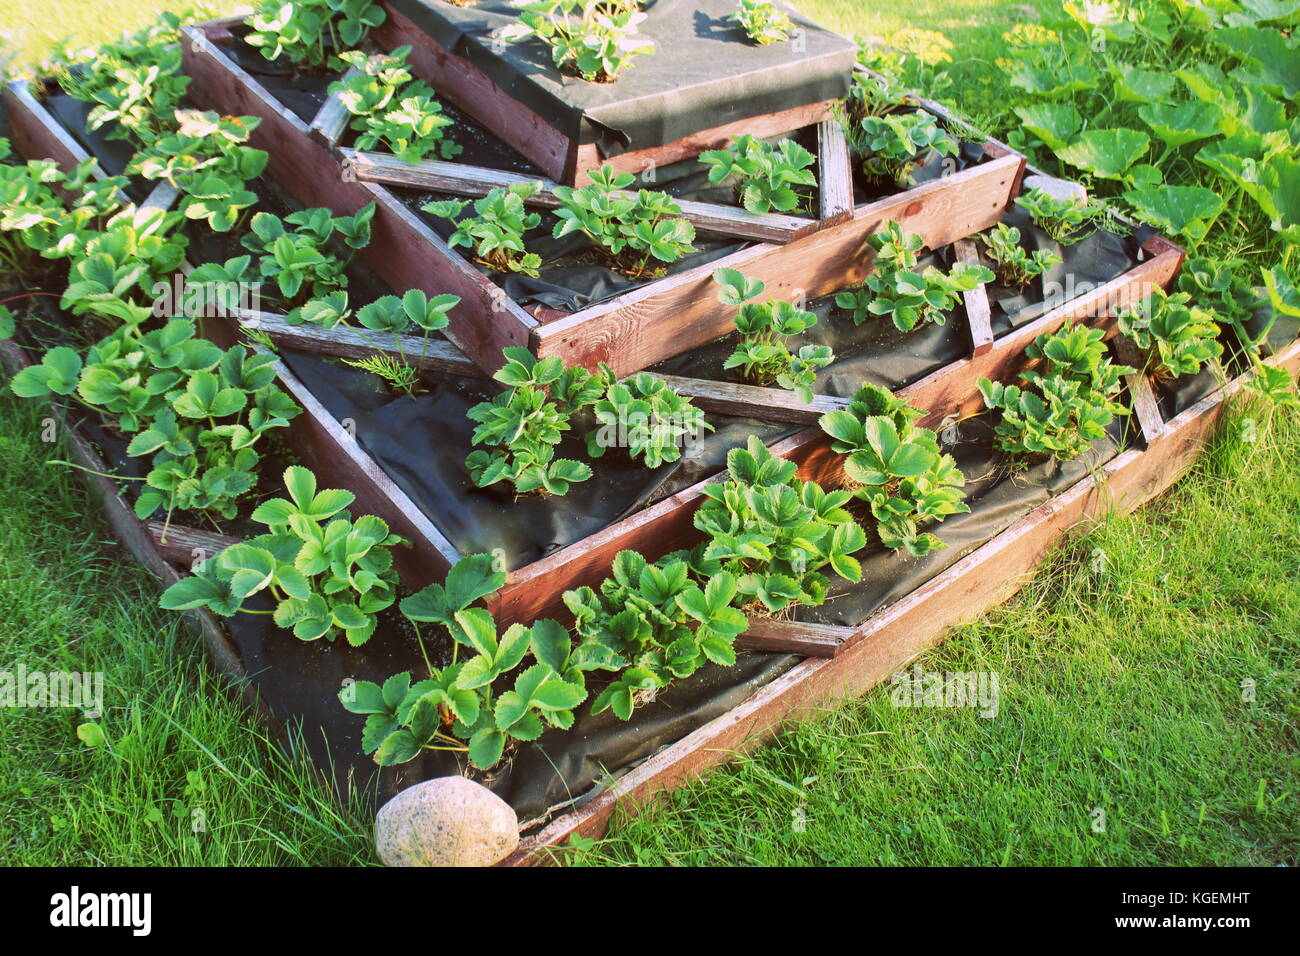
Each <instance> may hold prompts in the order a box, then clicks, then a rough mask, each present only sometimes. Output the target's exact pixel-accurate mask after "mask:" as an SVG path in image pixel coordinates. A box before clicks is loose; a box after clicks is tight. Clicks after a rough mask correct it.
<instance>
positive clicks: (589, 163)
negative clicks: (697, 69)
mask: <svg viewBox="0 0 1300 956" xmlns="http://www.w3.org/2000/svg"><path fill="white" fill-rule="evenodd" d="M836 102H837V101H836V100H823V101H822V102H820V103H809V104H807V105H805V106H796V107H794V108H793V109H788V110H782V111H780V112H779V113H765V114H763V115H761V116H754V117H750V118H749V119H742V120H736V121H734V122H731V123H724V124H723V125H721V126H715V127H713V128H712V129H706V130H701V131H700V132H698V133H692V134H690V135H689V136H683V137H682V138H681V139H679V140H675V141H673V142H671V143H668V144H666V145H664V146H655V147H653V148H650V149H636V150H630V151H628V152H626V153H619V154H618V155H617V156H604V155H602V153H601V150H600V147H599V146H597V145H596V144H595V143H583V144H581V145H579V146H578V148H577V154H576V159H575V165H574V168H573V173H572V177H571V178H568V177H566V179H565V181H566V182H577V183H584V182H586V176H587V173H589V172H591V171H592V170H594V169H600V168H601V167H602V166H612V167H614V171H615V172H618V173H636V174H638V175H640V174H641V173H643V172H645V171H646V170H647V169H651V168H653V167H658V166H668V165H670V164H672V163H677V162H681V161H682V160H684V159H691V158H693V157H695V156H698V155H700V153H703V152H705V151H706V150H710V149H722V148H724V147H725V146H727V145H728V144H729V143H730V142H731V141H732V140H733V139H735V138H736V137H737V136H740V135H741V134H743V133H749V134H750V135H751V136H756V137H758V138H759V139H767V138H768V137H771V136H779V135H781V134H782V133H791V132H794V131H795V130H799V129H803V128H804V127H805V126H815V125H817V124H818V123H821V122H823V121H824V120H828V119H830V118H831V109H832V107H834V105H835V103H836Z"/></svg>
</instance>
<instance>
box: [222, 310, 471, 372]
mask: <svg viewBox="0 0 1300 956" xmlns="http://www.w3.org/2000/svg"><path fill="white" fill-rule="evenodd" d="M232 312H233V314H234V317H235V318H236V319H237V320H238V321H239V324H240V325H242V326H244V327H245V328H249V329H258V330H260V331H262V332H265V333H266V334H267V335H269V336H270V337H271V341H273V342H275V343H276V344H277V345H280V346H283V347H284V348H290V349H299V350H301V351H304V352H315V353H317V354H320V355H337V356H339V357H340V358H365V357H366V356H368V355H373V354H375V353H376V352H379V353H381V354H384V355H393V356H402V357H405V358H406V360H407V361H408V362H410V363H411V364H412V365H414V366H415V367H417V368H421V369H424V370H425V371H428V372H439V373H444V374H447V375H460V376H464V377H467V378H483V377H484V372H483V370H482V369H480V368H479V367H478V366H477V365H476V364H474V363H473V362H471V361H470V360H469V359H468V358H467V357H466V356H465V353H463V352H462V351H460V349H458V348H456V346H454V345H452V344H451V343H450V342H444V341H442V340H440V339H436V338H430V339H429V340H428V341H427V342H426V341H424V340H423V339H422V338H419V337H417V336H414V335H399V336H398V337H397V339H398V343H400V344H394V342H393V337H392V336H391V335H384V334H381V333H376V332H362V331H360V330H357V329H350V328H343V327H338V328H333V329H323V328H321V327H320V326H317V325H290V324H289V323H288V322H286V321H285V318H284V316H282V315H278V314H276V313H274V312H252V311H248V310H243V309H234V310H232Z"/></svg>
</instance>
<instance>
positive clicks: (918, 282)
mask: <svg viewBox="0 0 1300 956" xmlns="http://www.w3.org/2000/svg"><path fill="white" fill-rule="evenodd" d="M870 242H871V245H872V248H874V249H875V250H876V258H875V271H873V272H872V273H871V275H869V276H868V277H867V282H866V285H865V286H864V287H861V288H857V289H846V290H845V291H843V292H839V293H836V296H835V304H836V305H837V306H839V307H840V308H841V309H845V310H847V311H849V312H850V313H851V314H852V316H853V323H854V324H855V325H861V324H862V323H863V322H865V321H866V320H867V317H868V316H870V315H888V316H889V317H890V318H891V319H892V320H893V322H894V326H895V327H896V328H897V329H898V330H899V331H901V332H910V331H912V330H913V329H915V328H916V327H917V326H918V325H921V324H923V323H926V322H934V323H935V324H937V325H943V324H944V323H945V322H947V321H948V313H949V312H951V311H952V310H953V309H955V308H956V307H957V304H958V303H959V302H960V301H961V294H962V293H963V292H969V291H970V290H972V289H974V288H975V287H976V286H979V285H982V284H984V283H986V282H992V281H993V272H992V271H991V270H989V269H986V268H985V267H984V266H981V265H973V264H971V263H967V262H956V263H953V266H952V268H950V269H949V270H948V271H947V272H946V273H945V272H943V271H942V270H940V269H939V268H937V267H935V266H930V267H929V268H928V269H926V270H925V271H924V272H920V273H918V272H916V271H915V269H916V266H917V262H918V253H919V252H920V250H921V244H922V240H921V237H920V236H917V235H912V234H904V233H903V230H902V227H901V226H899V224H898V223H897V222H893V221H890V222H888V223H886V224H885V231H884V232H878V233H876V234H875V235H874V236H872V237H871V239H870Z"/></svg>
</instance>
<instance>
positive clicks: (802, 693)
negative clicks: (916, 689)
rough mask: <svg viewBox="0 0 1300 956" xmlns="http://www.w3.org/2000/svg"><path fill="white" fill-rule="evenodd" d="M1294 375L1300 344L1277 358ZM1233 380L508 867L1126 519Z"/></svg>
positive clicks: (530, 841)
mask: <svg viewBox="0 0 1300 956" xmlns="http://www.w3.org/2000/svg"><path fill="white" fill-rule="evenodd" d="M1278 362H1279V364H1281V365H1283V366H1284V367H1286V368H1287V369H1289V370H1290V371H1292V372H1294V371H1295V370H1296V369H1297V368H1300V342H1297V343H1293V344H1292V345H1291V346H1290V347H1289V348H1288V349H1286V350H1285V351H1284V352H1283V353H1282V354H1281V355H1279V356H1278ZM1243 383H1244V377H1243V379H1238V380H1235V381H1234V382H1232V383H1230V384H1229V386H1228V387H1227V388H1225V389H1221V390H1218V391H1216V392H1215V393H1214V394H1213V395H1211V396H1209V397H1207V398H1205V399H1203V400H1202V401H1201V402H1199V403H1197V404H1196V405H1194V406H1193V407H1192V408H1190V409H1188V410H1187V411H1185V412H1183V413H1182V414H1181V415H1179V416H1178V417H1176V418H1174V419H1173V420H1172V421H1170V423H1169V427H1168V429H1167V430H1166V432H1165V434H1164V435H1162V436H1161V437H1160V439H1159V440H1158V441H1157V443H1156V444H1155V445H1153V446H1152V447H1150V448H1148V449H1147V450H1146V451H1128V452H1124V453H1122V454H1120V455H1118V456H1117V457H1116V458H1114V459H1112V460H1111V461H1110V462H1108V463H1107V464H1106V466H1105V467H1104V468H1103V469H1102V476H1103V480H1102V481H1101V482H1098V481H1097V480H1095V479H1094V478H1093V477H1088V478H1085V479H1083V480H1082V481H1080V482H1079V483H1078V484H1076V485H1074V486H1073V487H1072V488H1070V489H1069V490H1068V491H1066V492H1065V493H1064V494H1062V495H1059V496H1057V497H1056V498H1053V499H1052V500H1051V501H1048V502H1046V503H1044V504H1043V505H1042V506H1040V507H1039V508H1037V509H1035V510H1034V511H1033V512H1032V513H1030V514H1029V515H1028V516H1026V517H1025V518H1024V519H1022V520H1021V521H1019V522H1017V523H1016V524H1015V525H1013V526H1012V527H1011V528H1008V529H1007V530H1006V531H1004V532H1002V534H1000V535H998V536H997V537H996V538H994V539H993V540H992V541H990V542H988V543H987V544H985V545H984V546H983V547H981V548H978V549H976V550H975V551H973V552H972V553H971V554H969V555H967V556H966V557H964V558H962V559H961V561H959V562H957V564H955V565H953V566H952V567H950V568H949V569H948V570H947V571H945V572H943V573H942V574H940V575H938V576H937V577H935V578H933V579H931V580H930V581H929V582H928V583H926V584H925V585H922V586H921V587H920V588H918V589H917V590H916V591H913V592H912V594H911V595H909V596H908V597H907V598H904V599H903V600H902V601H899V602H898V603H897V604H894V605H891V606H890V607H889V608H886V609H885V610H884V611H882V612H880V613H879V614H877V615H876V616H875V617H873V618H872V619H871V621H869V622H867V624H865V625H864V626H863V627H862V628H860V629H858V631H857V632H855V637H856V642H855V643H852V644H851V645H850V646H849V647H847V648H845V649H844V650H842V651H841V652H840V654H839V655H838V656H837V657H835V658H833V659H829V660H827V659H822V660H818V659H808V660H805V661H804V662H802V663H801V664H798V665H796V666H795V667H794V668H793V669H791V670H790V671H788V672H787V673H785V674H783V675H781V676H780V677H778V678H777V679H776V680H774V681H772V682H771V683H770V684H767V685H766V686H765V687H763V688H761V689H760V690H758V691H757V692H756V693H755V694H754V695H753V696H752V697H750V698H749V700H747V701H745V702H744V703H743V704H741V705H739V706H738V707H735V708H733V709H732V710H730V711H728V712H727V713H726V714H724V715H722V716H721V717H718V718H716V719H715V720H712V721H710V722H709V723H707V724H705V725H704V726H703V727H701V728H699V729H698V730H696V731H694V732H693V733H691V734H689V735H687V736H686V737H684V738H682V739H681V740H679V741H678V742H677V743H675V744H672V745H670V746H668V747H665V748H664V749H663V750H661V751H660V752H659V753H657V754H655V755H654V756H652V757H651V758H649V759H648V760H646V761H644V762H643V763H641V764H640V765H639V766H637V767H636V768H635V769H633V770H632V771H630V772H629V773H627V774H625V775H624V776H623V777H622V778H620V779H619V780H618V781H616V782H615V783H614V784H613V786H611V787H609V788H608V789H606V790H604V791H603V792H601V793H600V794H598V795H597V796H596V797H594V798H593V799H592V800H590V801H589V802H588V803H586V804H585V805H584V806H583V807H582V809H580V810H577V811H575V812H572V813H568V814H565V815H564V816H562V817H559V818H557V819H555V820H553V821H552V822H551V823H549V824H548V825H547V826H545V827H544V828H543V829H542V830H540V831H539V832H538V833H536V834H533V835H531V836H529V837H527V838H525V840H524V841H523V843H522V844H521V846H520V849H519V850H518V851H517V852H516V853H515V854H514V855H513V856H512V857H510V858H509V859H508V860H507V861H506V864H507V865H516V866H517V865H530V864H533V863H538V862H546V861H547V860H548V859H550V854H551V853H553V852H557V851H560V850H561V847H562V846H563V844H564V843H565V842H567V840H568V838H569V837H570V836H571V835H574V834H579V835H582V836H586V837H596V836H599V835H601V834H603V833H604V831H605V828H606V827H607V825H608V823H609V818H610V816H611V815H612V814H613V812H614V810H615V808H616V807H617V808H619V809H620V810H622V811H623V812H635V811H636V810H637V809H639V808H640V807H642V806H645V805H647V804H649V803H652V802H653V801H654V800H656V799H658V797H659V796H660V795H662V794H663V793H665V792H667V791H669V790H672V789H674V788H675V787H677V786H680V785H681V784H683V783H686V782H687V781H689V780H691V779H693V778H695V777H697V776H699V775H700V774H701V773H702V772H703V771H705V770H706V769H708V768H710V767H712V766H714V765H716V764H719V763H722V762H724V761H726V760H729V759H731V758H732V757H734V756H736V755H737V754H740V753H744V752H745V751H747V750H749V749H752V748H754V747H755V746H758V745H759V744H760V743H762V741H763V740H765V739H766V738H767V737H769V736H770V735H771V734H773V733H775V732H777V731H778V730H779V729H780V727H781V726H782V724H783V723H785V722H788V721H790V720H794V719H798V718H802V717H807V716H811V715H813V714H816V713H817V712H819V711H820V710H822V709H823V708H825V707H827V706H830V705H832V704H834V703H835V702H836V701H838V700H841V699H843V698H845V697H850V696H857V695H860V694H862V693H865V692H866V691H867V690H869V689H871V688H872V687H874V686H876V685H877V684H879V683H880V682H882V681H884V680H885V679H887V678H888V677H889V676H890V675H891V674H894V673H896V672H897V671H898V670H899V669H900V668H902V667H904V666H905V665H906V664H907V663H909V662H910V661H911V660H912V659H913V658H915V657H916V656H917V655H918V654H920V653H921V652H922V651H924V650H925V649H927V648H928V647H931V646H933V645H934V644H937V643H939V642H940V641H941V640H942V638H943V636H944V633H945V631H946V630H947V629H948V628H949V627H951V626H954V625H956V624H960V623H963V622H966V621H970V620H973V619H976V618H978V617H979V616H980V615H982V614H983V613H985V612H986V611H987V610H988V609H989V608H991V607H993V606H995V605H997V604H999V603H1001V602H1002V601H1005V600H1006V599H1007V598H1009V597H1011V596H1012V595H1013V594H1014V593H1015V592H1016V591H1018V590H1019V589H1020V588H1021V587H1022V586H1023V585H1024V584H1025V582H1026V581H1027V580H1028V575H1029V574H1030V573H1031V572H1032V571H1033V569H1034V568H1035V567H1036V566H1037V565H1038V564H1039V563H1040V562H1041V560H1042V558H1043V557H1044V556H1046V554H1047V553H1048V552H1049V551H1050V550H1051V549H1052V548H1053V547H1055V546H1056V544H1057V543H1058V542H1059V541H1060V540H1061V537H1062V536H1063V535H1064V534H1065V533H1066V532H1067V531H1069V530H1070V528H1072V527H1073V526H1075V525H1076V524H1078V523H1079V522H1081V521H1085V520H1089V519H1091V518H1094V517H1097V516H1099V515H1101V514H1103V513H1106V512H1109V511H1119V512H1126V511H1131V510H1133V509H1134V508H1137V507H1138V506H1140V505H1141V504H1142V503H1144V502H1146V501H1149V500H1150V499H1151V498H1153V497H1155V496H1156V495H1158V494H1160V493H1161V492H1163V491H1164V490H1166V489H1167V488H1169V487H1170V486H1171V485H1172V484H1173V483H1174V482H1176V481H1177V480H1178V479H1179V478H1180V477H1182V475H1183V474H1184V473H1185V472H1186V470H1187V469H1188V468H1189V467H1191V464H1192V462H1193V461H1194V459H1195V455H1196V453H1197V451H1198V450H1199V449H1200V448H1201V446H1202V445H1203V444H1204V443H1205V442H1206V441H1207V440H1208V439H1209V438H1210V437H1211V436H1212V434H1213V431H1214V427H1215V425H1216V424H1217V422H1218V420H1219V418H1220V416H1221V415H1222V413H1223V410H1224V408H1225V406H1226V401H1227V399H1228V398H1229V397H1230V396H1231V395H1233V394H1235V393H1236V392H1237V391H1238V390H1239V389H1240V388H1241V387H1242V385H1243Z"/></svg>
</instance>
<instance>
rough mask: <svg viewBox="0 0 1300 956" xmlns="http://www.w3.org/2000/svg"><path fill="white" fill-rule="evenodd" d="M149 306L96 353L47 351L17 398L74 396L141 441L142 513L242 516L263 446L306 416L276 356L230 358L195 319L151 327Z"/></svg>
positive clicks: (138, 509)
mask: <svg viewBox="0 0 1300 956" xmlns="http://www.w3.org/2000/svg"><path fill="white" fill-rule="evenodd" d="M149 317H150V312H149V310H148V309H147V308H139V309H137V310H136V311H135V312H134V313H123V316H122V323H121V325H120V326H119V327H118V328H117V329H116V330H115V331H114V332H112V333H111V334H109V335H108V336H107V337H105V338H104V339H103V340H101V341H100V342H99V343H97V344H96V345H95V346H93V347H92V348H91V349H90V350H89V352H88V353H87V354H86V357H85V360H84V362H83V360H82V358H81V356H80V355H78V354H77V353H76V352H75V351H74V350H72V349H68V348H57V349H52V350H50V352H49V353H47V356H46V359H45V360H43V361H42V363H41V364H40V365H36V366H32V367H30V368H29V369H27V370H24V371H23V372H21V373H20V374H19V375H17V376H15V377H14V379H13V380H12V381H11V382H10V388H11V389H12V390H13V391H14V392H15V394H18V395H21V396H23V397H28V398H35V397H41V396H45V395H49V394H59V395H68V394H71V391H72V388H71V386H72V384H73V383H74V382H75V388H76V393H77V396H78V398H80V399H81V401H83V402H85V403H86V404H87V405H89V406H90V407H92V408H95V409H98V410H99V411H101V412H102V413H103V414H104V415H105V416H106V417H108V418H109V419H110V420H111V421H113V422H114V423H115V424H116V425H117V427H118V428H119V429H120V430H121V431H122V432H124V433H125V434H127V435H130V436H131V440H130V443H129V444H128V446H127V449H126V452H127V454H128V455H130V456H132V457H142V456H145V455H152V456H153V457H152V460H151V463H152V467H151V469H150V471H149V472H148V474H147V475H146V476H145V478H144V479H143V480H144V488H143V490H142V491H141V492H140V494H139V496H138V497H137V498H136V502H135V513H136V515H137V516H138V517H139V518H141V519H145V518H149V517H151V516H152V515H154V514H155V513H156V512H158V511H159V510H160V509H163V510H165V511H166V512H167V515H168V517H170V515H171V513H172V512H173V511H174V510H176V509H180V510H186V511H199V512H208V513H212V514H215V515H219V516H221V517H222V518H226V519H230V518H233V517H234V516H235V515H236V514H237V512H238V502H239V500H240V499H241V498H242V497H243V496H244V495H245V494H247V493H248V492H249V491H251V490H252V489H253V487H254V486H255V485H256V483H257V475H256V468H257V463H258V460H259V454H258V451H257V448H256V445H257V443H258V441H259V440H260V439H261V438H262V436H264V435H265V434H267V433H268V432H270V431H271V430H272V429H276V428H283V427H286V426H287V425H288V424H289V419H291V418H293V417H294V416H295V415H297V414H299V413H300V412H301V409H300V408H298V406H297V405H296V404H294V402H293V401H292V400H291V399H290V398H289V397H288V396H287V395H286V394H285V393H284V392H283V391H281V390H280V388H279V387H278V386H276V385H275V358H274V356H270V355H264V354H260V353H252V354H250V353H249V352H248V350H246V349H245V348H243V347H242V346H238V345H237V346H234V347H233V348H231V349H229V350H226V351H222V349H220V348H219V347H218V346H216V345H214V344H213V343H212V342H209V341H207V340H206V339H200V338H197V337H196V336H195V328H194V322H193V321H192V320H189V319H172V320H171V321H169V322H167V323H166V324H164V325H162V326H161V327H158V328H155V329H152V330H150V331H147V332H146V331H144V330H143V323H144V322H145V320H147V319H148V318H149Z"/></svg>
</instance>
